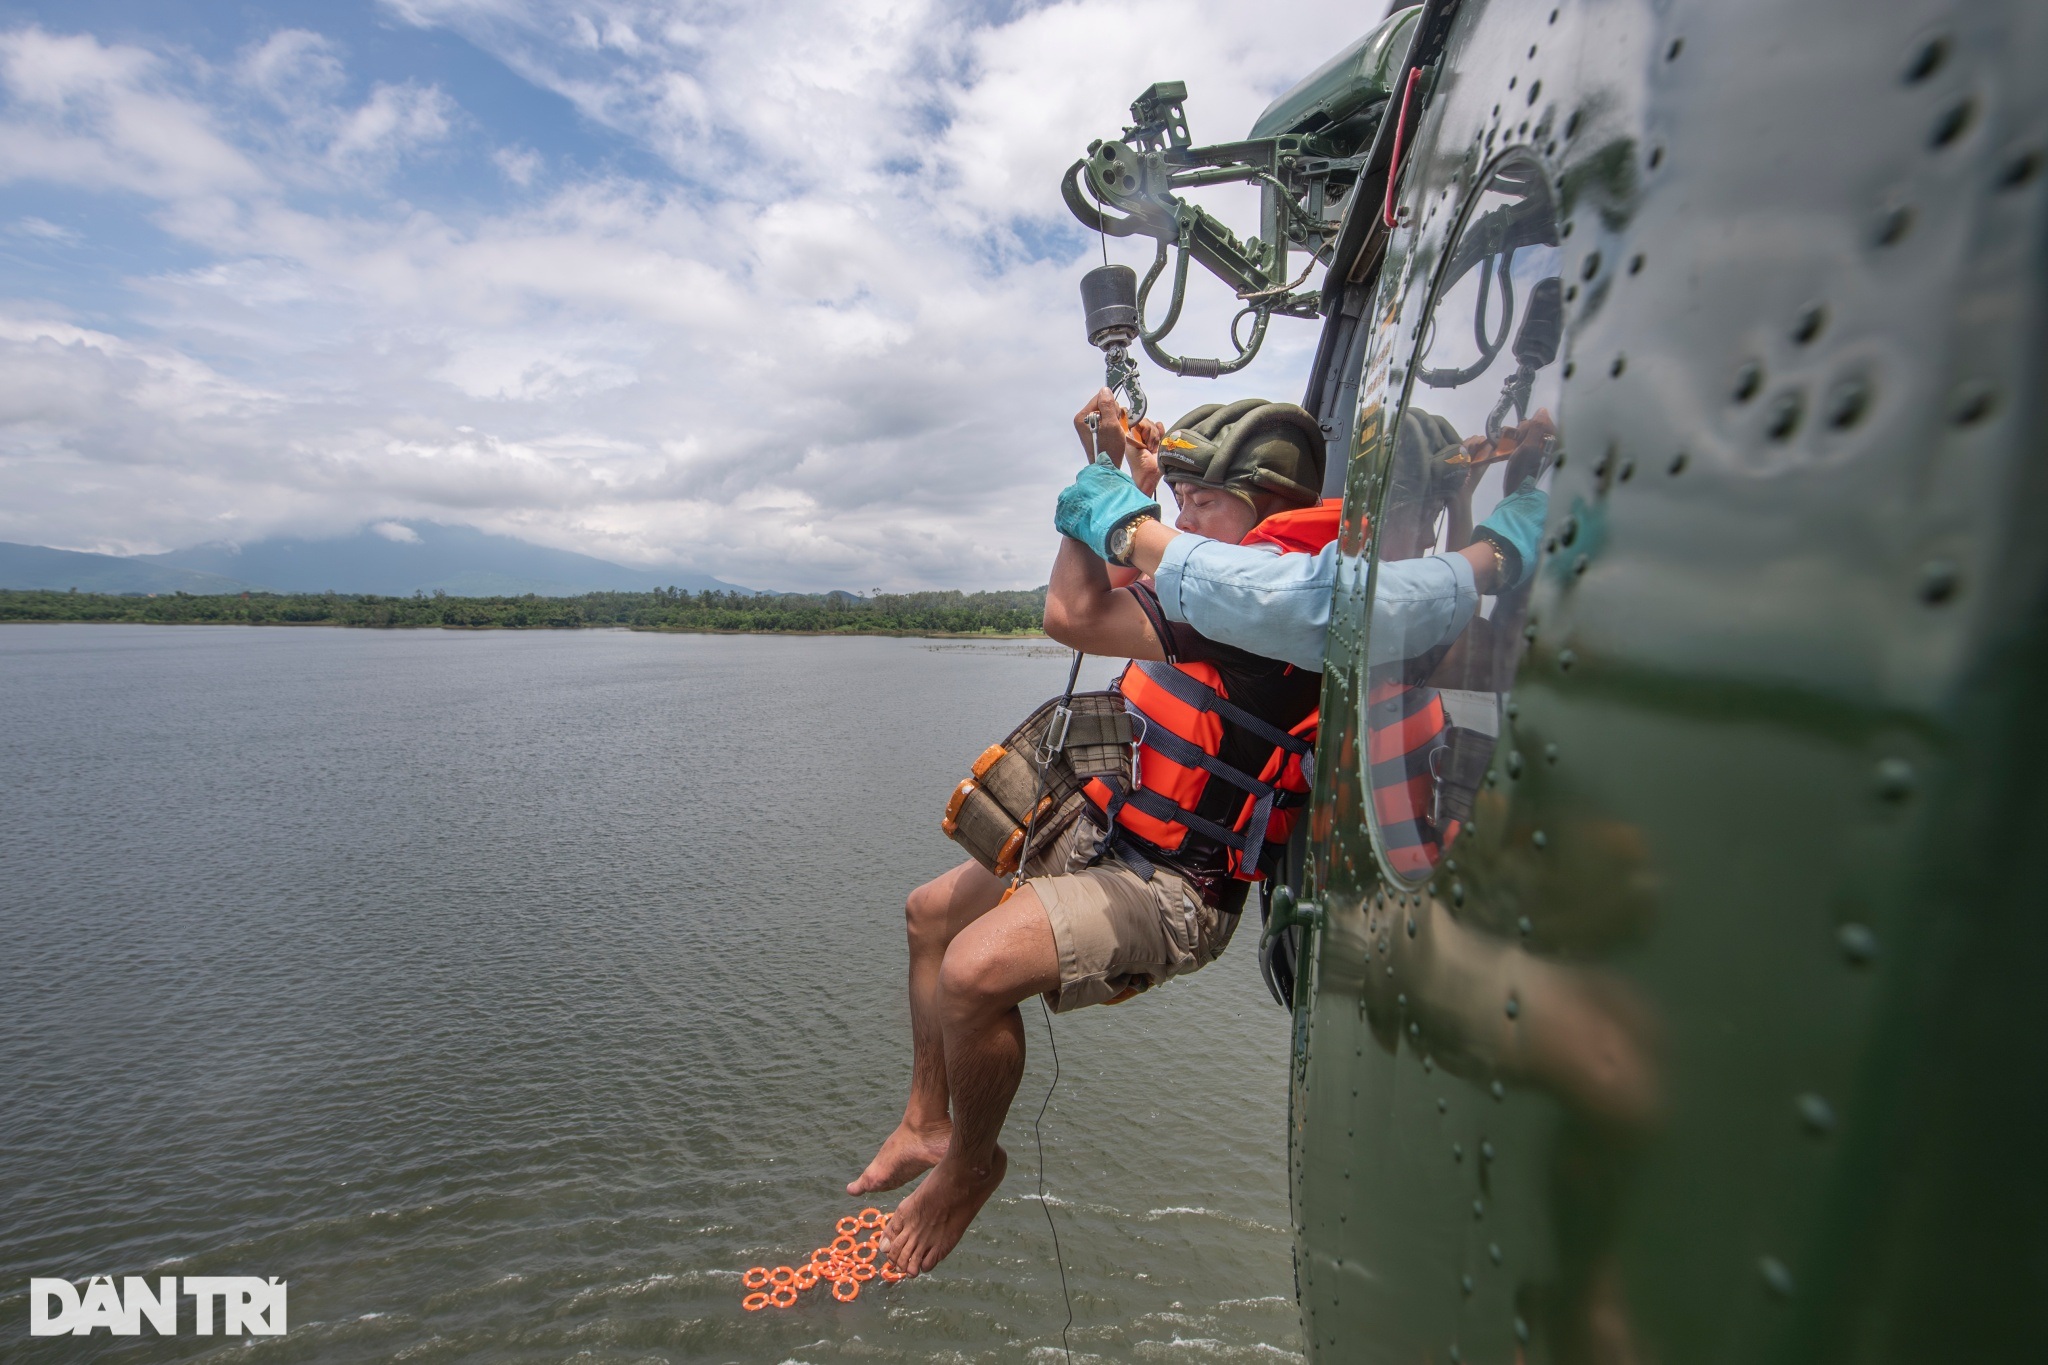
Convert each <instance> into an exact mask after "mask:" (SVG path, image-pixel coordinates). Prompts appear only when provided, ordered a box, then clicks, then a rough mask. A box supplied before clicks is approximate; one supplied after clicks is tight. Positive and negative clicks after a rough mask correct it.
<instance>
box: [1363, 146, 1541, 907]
mask: <svg viewBox="0 0 2048 1365" xmlns="http://www.w3.org/2000/svg"><path fill="white" fill-rule="evenodd" d="M1558 242H1559V234H1558V214H1557V202H1556V199H1555V197H1554V195H1553V193H1552V191H1551V188H1550V182H1549V181H1548V179H1547V178H1546V177H1545V176H1544V174H1543V170H1542V167H1541V166H1540V164H1539V163H1538V162H1537V161H1536V159H1535V158H1534V157H1532V156H1530V155H1529V154H1528V153H1526V152H1522V151H1519V150H1518V151H1513V152H1510V153H1508V154H1507V155H1506V156H1504V157H1502V158H1501V159H1500V160H1499V161H1497V162H1495V163H1494V165H1493V166H1492V167H1491V168H1490V170H1489V172H1488V174H1487V177H1486V179H1485V180H1484V182H1483V188H1482V189H1481V191H1480V192H1479V194H1478V195H1476V196H1475V197H1474V198H1473V200H1472V202H1471V203H1470V205H1469V207H1468V209H1467V212H1466V216H1465V220H1464V222H1463V224H1462V225H1461V227H1460V228H1459V231H1458V233H1457V236H1456V237H1455V238H1454V239H1453V242H1452V245H1451V247H1450V248H1449V253H1448V256H1447V258H1446V263H1445V266H1444V269H1443V274H1442V276H1441V279H1440V282H1439V284H1438V285H1437V293H1436V296H1435V298H1434V299H1433V300H1432V302H1431V306H1430V311H1429V316H1428V320H1427V322H1426V323H1425V325H1424V326H1423V329H1422V334H1421V337H1420V339H1419V340H1418V341H1417V344H1416V353H1415V355H1414V357H1413V360H1412V363H1411V364H1410V366H1409V373H1410V375H1411V376H1412V377H1411V379H1410V381H1409V389H1408V393H1407V396H1406V400H1405V404H1404V406H1403V409H1402V412H1401V416H1400V421H1399V423H1398V425H1397V427H1396V429H1395V433H1394V441H1393V447H1392V449H1393V454H1392V459H1391V462H1390V464H1389V466H1388V471H1387V478H1386V480H1385V485H1384V487H1385V491H1384V493H1383V494H1382V497H1381V502H1380V506H1379V509H1378V512H1377V515H1376V516H1375V518H1374V527H1373V537H1372V544H1373V558H1374V562H1375V566H1376V568H1377V566H1379V565H1383V564H1386V563H1390V562H1393V561H1396V560H1406V559H1414V558H1418V557H1421V556H1426V555H1443V554H1451V553H1454V552H1456V551H1458V550H1460V549H1463V548H1465V547H1466V546H1468V545H1471V544H1472V543H1473V540H1474V537H1475V534H1477V533H1478V531H1479V530H1481V529H1482V528H1483V523H1485V521H1486V519H1487V517H1488V516H1489V514H1491V513H1492V512H1493V511H1494V510H1495V508H1496V507H1497V506H1498V505H1499V504H1500V503H1501V501H1502V500H1503V499H1504V498H1506V497H1508V496H1510V495H1511V494H1514V493H1515V492H1517V491H1518V490H1522V489H1526V488H1537V489H1542V490H1546V491H1547V490H1548V488H1549V486H1550V482H1551V478H1552V473H1551V471H1552V468H1553V466H1554V465H1555V463H1556V459H1557V455H1558V452H1559V450H1560V449H1561V446H1560V443H1559V438H1558V431H1557V424H1556V421H1555V418H1554V414H1555V413H1556V411H1557V406H1558V395H1559V387H1560V380H1559V370H1560V368H1561V367H1560V365H1559V362H1558V352H1559V350H1560V342H1561V340H1562V337H1563V330H1564V328H1563V322H1564V306H1563V284H1562V281H1561V280H1560V278H1559V276H1560V270H1561V262H1562V256H1561V253H1560V251H1559V250H1558ZM1528 578H1529V575H1528V574H1527V573H1526V572H1525V573H1524V575H1523V581H1522V582H1521V583H1519V584H1513V585H1507V586H1504V587H1502V588H1501V590H1500V591H1499V592H1498V594H1497V595H1494V596H1488V597H1484V598H1482V599H1481V601H1480V604H1479V607H1478V610H1477V611H1476V612H1474V613H1473V614H1472V616H1471V618H1470V619H1469V620H1468V621H1467V622H1465V624H1464V625H1463V626H1462V628H1461V629H1459V631H1458V632H1457V634H1456V635H1454V636H1452V637H1451V638H1448V639H1446V638H1443V636H1442V633H1441V632H1442V623H1441V621H1440V620H1439V621H1433V622H1422V621H1416V622H1413V623H1411V622H1410V621H1408V620H1406V619H1404V618H1403V617H1402V616H1401V615H1400V614H1399V613H1397V612H1376V613H1375V618H1374V626H1373V639H1372V649H1371V657H1370V660H1369V662H1368V667H1367V686H1366V689H1365V709H1366V715H1365V722H1366V734H1367V737H1368V743H1367V749H1368V753H1369V757H1370V764H1371V773H1370V786H1371V790H1372V800H1371V801H1370V803H1369V805H1370V807H1371V809H1372V812H1373V815H1372V821H1373V829H1374V834H1375V837H1376V839H1377V841H1378V847H1379V850H1380V855H1381V857H1382V859H1383V860H1384V861H1385V863H1386V866H1387V870H1388V871H1389V872H1391V873H1392V874H1394V875H1395V876H1396V877H1399V878H1400V879H1402V880H1404V881H1408V882H1415V881H1419V880H1421V879H1423V878H1425V877H1427V876H1428V875H1429V874H1430V873H1431V872H1432V871H1434V870H1435V868H1436V865H1437V863H1438V862H1439V861H1440V860H1441V859H1442V858H1443V856H1444V851H1445V850H1446V849H1447V848H1448V847H1449V846H1450V845H1451V843H1452V841H1453V840H1455V839H1456V838H1457V834H1458V830H1459V829H1460V828H1461V827H1462V826H1463V825H1464V824H1465V823H1466V822H1467V821H1469V820H1470V819H1471V815H1472V804H1473V801H1474V799H1475V797H1476V796H1477V795H1478V791H1479V788H1480V785H1481V784H1482V783H1483V782H1484V781H1485V777H1486V772H1487V768H1488V765H1489V764H1490V763H1491V761H1492V758H1493V748H1494V743H1495V741H1496V739H1497V738H1498V736H1499V734H1500V731H1501V709H1502V706H1503V704H1504V702H1505V699H1506V693H1507V691H1508V688H1509V686H1510V684H1511V683H1512V681H1513V678H1514V673H1515V666H1516V664H1517V662H1518V660H1519V657H1520V646H1521V643H1522V625H1523V622H1524V620H1525V619H1526V617H1527V614H1528V602H1529V583H1528V581H1527V580H1528ZM1411 629H1412V630H1414V631H1415V632H1417V634H1416V635H1415V637H1414V638H1409V636H1408V635H1407V634H1406V632H1407V631H1409V630H1411Z"/></svg>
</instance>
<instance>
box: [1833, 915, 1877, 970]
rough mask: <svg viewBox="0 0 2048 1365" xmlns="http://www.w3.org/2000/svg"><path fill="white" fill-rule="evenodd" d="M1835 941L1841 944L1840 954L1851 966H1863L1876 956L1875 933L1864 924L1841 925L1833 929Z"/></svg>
mask: <svg viewBox="0 0 2048 1365" xmlns="http://www.w3.org/2000/svg"><path fill="white" fill-rule="evenodd" d="M1835 942H1837V943H1839V944H1840V945H1841V946H1842V956H1843V957H1845V958H1847V959H1849V964H1850V965H1851V966H1854V967H1861V966H1864V965H1865V964H1867V963H1869V962H1871V961H1873V960H1874V959H1875V958H1876V957H1877V935H1876V934H1873V933H1872V932H1870V929H1869V928H1868V927H1867V926H1865V925H1861V924H1845V925H1843V926H1842V927H1841V928H1839V929H1837V930H1835Z"/></svg>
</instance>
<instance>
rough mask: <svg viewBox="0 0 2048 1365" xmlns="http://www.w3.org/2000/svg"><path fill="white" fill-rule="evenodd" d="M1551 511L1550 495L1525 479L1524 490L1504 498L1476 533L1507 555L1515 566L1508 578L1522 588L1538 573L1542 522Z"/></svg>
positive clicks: (1475, 528) (1481, 523) (1523, 481)
mask: <svg viewBox="0 0 2048 1365" xmlns="http://www.w3.org/2000/svg"><path fill="white" fill-rule="evenodd" d="M1549 511H1550V494H1548V493H1546V492H1544V491H1543V490H1542V489H1540V488H1538V487H1537V486H1536V480H1534V479H1524V480H1522V486H1521V487H1520V488H1517V489H1516V490H1515V491H1514V492H1512V493H1510V494H1508V496H1506V497H1504V498H1502V499H1501V500H1500V503H1499V505H1498V506H1496V507H1495V508H1494V509H1493V511H1492V512H1490V513H1488V514H1487V517H1486V520H1484V521H1482V522H1480V523H1479V525H1478V526H1476V527H1474V528H1473V530H1474V531H1475V533H1477V534H1479V535H1483V536H1485V537H1486V538H1487V539H1488V540H1490V541H1492V542H1493V543H1494V544H1496V545H1498V546H1500V547H1501V548H1502V549H1503V550H1506V551H1508V552H1509V553H1510V554H1511V555H1512V556H1513V557H1514V562H1513V563H1511V564H1509V565H1508V575H1509V577H1511V578H1512V579H1513V580H1514V586H1515V587H1517V588H1519V587H1521V586H1522V585H1523V584H1524V583H1527V582H1528V581H1529V579H1530V577H1531V576H1532V575H1533V574H1535V572H1536V547H1537V545H1538V543H1539V542H1540V541H1541V540H1542V539H1543V518H1544V516H1545V515H1546V514H1548V513H1549Z"/></svg>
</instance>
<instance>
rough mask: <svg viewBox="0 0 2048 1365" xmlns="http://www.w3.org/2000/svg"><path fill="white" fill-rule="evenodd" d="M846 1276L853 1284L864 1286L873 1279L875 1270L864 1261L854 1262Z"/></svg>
mask: <svg viewBox="0 0 2048 1365" xmlns="http://www.w3.org/2000/svg"><path fill="white" fill-rule="evenodd" d="M846 1274H847V1277H848V1278H849V1279H851V1280H852V1281H853V1282H854V1283H855V1284H866V1283H867V1282H868V1281H869V1280H872V1279H873V1278H875V1268H874V1267H873V1266H871V1265H869V1264H868V1263H867V1262H866V1261H855V1262H854V1263H853V1265H852V1267H851V1268H850V1269H848V1270H847V1272H846Z"/></svg>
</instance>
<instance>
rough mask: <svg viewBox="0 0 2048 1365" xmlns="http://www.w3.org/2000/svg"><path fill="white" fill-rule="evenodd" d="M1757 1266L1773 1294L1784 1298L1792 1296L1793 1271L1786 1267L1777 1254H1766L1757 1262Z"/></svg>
mask: <svg viewBox="0 0 2048 1365" xmlns="http://www.w3.org/2000/svg"><path fill="white" fill-rule="evenodd" d="M1756 1268H1757V1273H1758V1274H1760V1275H1762V1276H1763V1277H1764V1283H1765V1284H1766V1285H1768V1286H1770V1290H1771V1292H1772V1293H1773V1294H1776V1295H1777V1296H1778V1297H1779V1298H1783V1299H1789V1298H1791V1297H1792V1272H1791V1271H1789V1270H1787V1269H1786V1268H1785V1263H1784V1262H1783V1261H1781V1260H1779V1259H1778V1258H1777V1257H1775V1256H1766V1257H1764V1258H1763V1259H1761V1260H1759V1261H1758V1262H1757V1263H1756Z"/></svg>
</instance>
